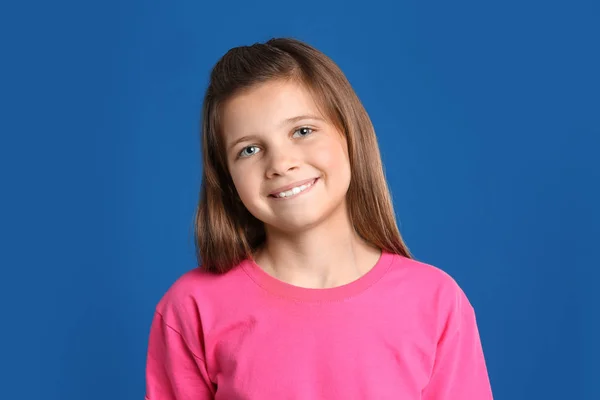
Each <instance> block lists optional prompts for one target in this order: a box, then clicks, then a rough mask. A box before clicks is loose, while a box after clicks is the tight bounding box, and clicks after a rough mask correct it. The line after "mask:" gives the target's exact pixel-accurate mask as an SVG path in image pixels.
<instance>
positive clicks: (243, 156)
mask: <svg viewBox="0 0 600 400" xmlns="http://www.w3.org/2000/svg"><path fill="white" fill-rule="evenodd" d="M303 129H307V130H309V131H310V133H309V134H308V135H306V136H310V135H311V134H313V133H314V132H315V129H314V128H311V127H309V126H301V127H300V128H297V129H295V130H294V131H293V133H292V136H293V135H294V134H295V133H296V132H299V131H301V130H303ZM306 136H303V137H306ZM252 147H258V146H255V145H251V146H246V147H244V148H243V149H242V150H241V151H240V152H239V153H238V154H237V157H236V158H238V159H239V158H248V157H251V156H253V155H254V154H250V155H247V156H245V155H243V154H242V153H243V152H244V151H245V150H246V149H249V148H252ZM255 154H256V153H255Z"/></svg>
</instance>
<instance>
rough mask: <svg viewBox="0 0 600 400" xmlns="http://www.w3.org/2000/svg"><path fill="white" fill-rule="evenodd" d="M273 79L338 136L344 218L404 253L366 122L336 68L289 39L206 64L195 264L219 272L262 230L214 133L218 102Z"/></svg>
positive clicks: (245, 252) (247, 250)
mask: <svg viewBox="0 0 600 400" xmlns="http://www.w3.org/2000/svg"><path fill="white" fill-rule="evenodd" d="M274 79H296V80H298V81H299V82H301V83H302V84H303V85H304V86H305V87H306V88H307V89H308V90H309V91H310V92H311V94H312V95H313V97H314V98H315V100H316V101H317V103H319V104H318V105H319V107H320V108H321V109H322V111H323V112H324V115H326V116H327V117H328V118H329V119H330V121H331V122H332V123H333V124H334V125H335V126H336V127H337V128H338V129H339V130H340V131H341V132H342V133H343V134H344V135H345V137H346V140H347V143H348V154H349V158H350V168H351V181H350V186H349V188H348V193H347V195H346V198H347V203H348V210H349V214H350V219H351V223H352V225H353V226H354V229H355V230H356V232H357V233H358V234H359V235H360V236H361V237H362V238H363V239H365V240H366V241H367V242H369V243H371V244H372V245H374V246H376V247H378V248H380V249H382V250H386V251H389V252H392V253H396V254H400V255H403V256H405V257H409V258H410V257H411V255H410V252H409V250H408V248H407V247H406V245H405V244H404V241H403V240H402V237H401V235H400V232H399V230H398V227H397V225H396V218H395V215H394V208H393V205H392V201H391V196H390V193H389V190H388V186H387V183H386V180H385V176H384V172H383V166H382V163H381V156H380V153H379V146H378V145H377V138H376V137H375V130H374V128H373V124H372V123H371V120H370V118H369V116H368V114H367V112H366V110H365V109H364V107H363V105H362V104H361V102H360V100H359V99H358V97H357V96H356V93H355V92H354V90H353V89H352V86H351V85H350V83H349V82H348V80H347V79H346V77H345V75H344V73H343V72H342V71H341V70H340V68H339V67H338V66H337V65H336V64H335V63H334V62H333V61H332V60H331V59H330V58H329V57H327V56H326V55H325V54H323V53H321V52H320V51H318V50H317V49H315V48H313V47H311V46H309V45H308V44H306V43H303V42H301V41H299V40H296V39H289V38H276V39H271V40H269V41H267V42H266V43H256V44H254V45H251V46H241V47H235V48H233V49H231V50H229V51H228V52H227V53H226V54H225V55H224V56H223V57H222V58H221V59H220V60H219V61H218V62H217V64H216V65H215V66H214V68H213V69H212V72H211V75H210V82H209V85H208V88H207V90H206V95H205V98H204V103H203V107H202V155H203V172H202V187H201V192H200V201H199V204H198V208H197V210H196V219H195V225H194V230H195V239H196V240H195V244H196V255H197V257H198V262H199V263H200V264H202V268H203V269H205V270H207V271H210V272H215V273H223V272H226V271H228V270H229V269H231V268H232V267H233V266H235V265H236V264H237V263H239V262H240V261H242V260H244V259H246V258H250V257H252V255H253V254H254V252H255V251H256V250H257V249H258V248H259V247H260V246H261V245H262V244H263V243H264V241H265V238H266V236H265V229H264V225H263V223H262V222H261V221H259V220H258V219H257V218H255V217H254V216H253V215H252V214H250V212H249V211H248V210H247V209H246V208H245V206H244V205H243V204H242V202H241V200H240V198H239V196H238V194H237V191H236V189H235V187H234V185H233V181H232V178H231V175H230V174H229V170H228V167H227V162H226V158H225V151H224V140H223V135H222V132H221V123H220V122H221V121H220V118H221V111H222V108H223V104H224V103H225V102H226V101H227V100H228V99H230V98H231V97H232V96H234V95H236V94H238V93H240V92H241V91H243V90H247V89H250V88H251V87H253V86H255V85H257V84H259V83H263V82H267V81H270V80H274Z"/></svg>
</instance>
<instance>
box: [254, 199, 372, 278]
mask: <svg viewBox="0 0 600 400" xmlns="http://www.w3.org/2000/svg"><path fill="white" fill-rule="evenodd" d="M266 233H267V240H266V242H265V245H264V246H263V247H262V248H261V249H260V250H259V251H257V253H256V255H255V257H254V259H255V262H256V263H257V264H258V265H259V266H260V267H261V268H262V269H263V270H265V271H266V272H267V273H269V274H271V275H273V276H274V277H276V278H278V279H280V280H282V281H284V282H287V283H289V284H292V285H294V286H300V287H306V288H328V287H335V286H341V285H344V284H347V283H350V282H352V281H354V280H356V279H358V278H360V277H361V276H362V275H364V274H365V273H367V272H368V271H369V270H370V269H371V268H372V267H373V266H374V265H375V264H376V263H377V260H378V259H379V257H380V255H381V251H380V250H379V249H377V248H375V247H374V246H372V245H370V244H369V243H367V242H366V241H365V240H364V239H362V238H361V237H360V236H359V235H358V234H357V233H356V231H355V230H354V228H353V227H352V224H351V223H350V219H349V217H348V214H347V212H346V210H342V212H340V213H337V215H332V216H330V218H329V219H328V220H327V221H325V222H323V223H321V224H320V225H318V226H315V227H311V228H310V229H307V230H306V231H303V232H293V233H289V232H281V231H278V230H275V229H273V228H272V227H267V228H266Z"/></svg>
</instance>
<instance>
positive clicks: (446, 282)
mask: <svg viewBox="0 0 600 400" xmlns="http://www.w3.org/2000/svg"><path fill="white" fill-rule="evenodd" d="M389 272H390V275H391V276H392V278H393V279H395V280H396V281H397V282H400V283H401V284H403V285H404V286H405V287H406V290H409V291H410V292H411V293H412V294H413V296H414V297H416V298H419V299H421V301H424V302H429V303H431V305H434V306H437V307H440V308H446V307H463V306H467V307H470V303H469V301H468V299H467V297H466V294H465V292H464V290H463V289H462V287H461V286H460V285H459V284H458V282H457V281H456V279H455V278H454V277H453V276H452V275H450V273H448V272H447V271H445V270H443V269H442V268H441V267H439V266H436V265H432V264H429V263H426V262H423V261H419V260H415V259H411V258H407V257H403V256H400V255H397V256H396V257H395V258H394V262H393V263H392V266H391V268H390V271H389Z"/></svg>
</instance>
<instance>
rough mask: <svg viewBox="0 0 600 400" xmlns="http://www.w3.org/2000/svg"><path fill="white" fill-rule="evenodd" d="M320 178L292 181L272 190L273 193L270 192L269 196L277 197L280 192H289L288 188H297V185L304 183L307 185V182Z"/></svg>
mask: <svg viewBox="0 0 600 400" xmlns="http://www.w3.org/2000/svg"><path fill="white" fill-rule="evenodd" d="M318 179H319V178H318V177H317V178H310V179H304V180H302V181H297V182H294V183H291V184H289V185H286V186H281V187H279V188H277V189H275V190H274V191H272V192H271V193H269V196H274V197H277V196H278V195H279V193H281V192H287V191H288V190H290V189H292V188H295V187H296V186H302V185H306V184H307V183H311V182H316V181H317V180H318Z"/></svg>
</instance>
